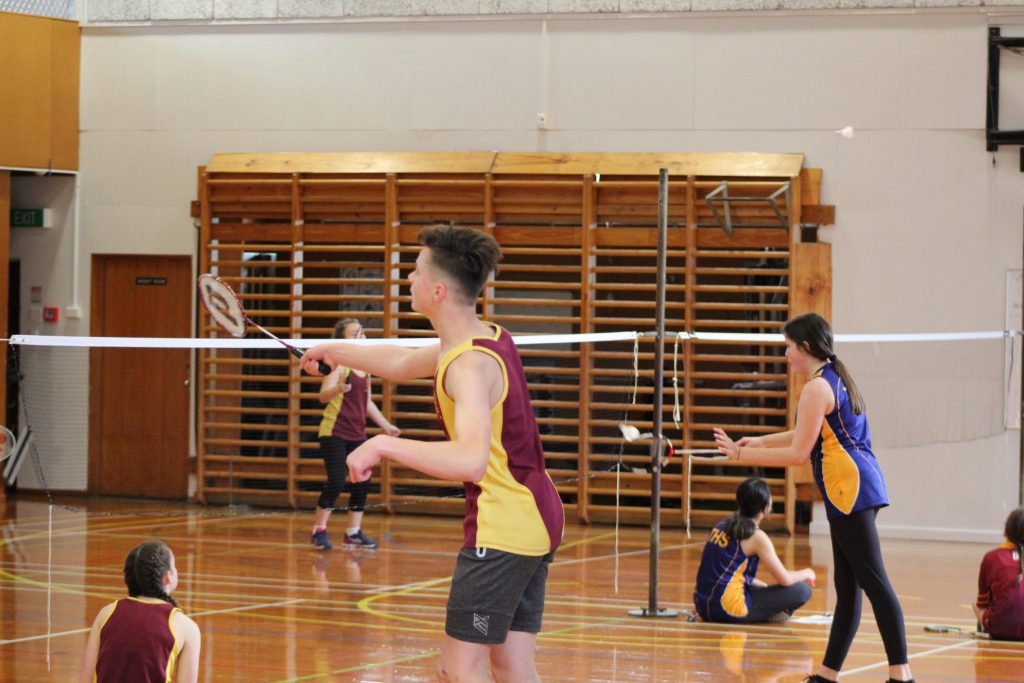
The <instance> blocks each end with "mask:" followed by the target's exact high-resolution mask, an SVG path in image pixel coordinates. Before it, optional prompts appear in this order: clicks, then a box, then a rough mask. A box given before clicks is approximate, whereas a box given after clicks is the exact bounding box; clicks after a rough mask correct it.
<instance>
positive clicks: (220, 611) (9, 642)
mask: <svg viewBox="0 0 1024 683" xmlns="http://www.w3.org/2000/svg"><path fill="white" fill-rule="evenodd" d="M297 602H307V599H306V598H294V599H292V600H281V601H280V602H265V603H261V604H259V605H245V606H243V607H227V608H225V609H215V610H210V611H209V612H196V613H195V614H190V615H188V616H190V617H192V618H193V619H194V618H196V617H208V616H210V615H213V614H226V613H228V612H248V611H249V610H254V609H264V608H266V607H282V606H284V605H292V604H295V603H297ZM91 630H92V627H91V626H90V627H87V628H76V629H73V630H71V631H61V632H59V633H46V634H43V635H41V636H25V637H24V638H11V639H10V640H0V645H13V644H14V643H28V642H30V641H33V640H42V639H43V638H58V637H60V636H73V635H76V634H78V633H88V632H89V631H91Z"/></svg>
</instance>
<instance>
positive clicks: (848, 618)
mask: <svg viewBox="0 0 1024 683" xmlns="http://www.w3.org/2000/svg"><path fill="white" fill-rule="evenodd" d="M877 514H878V508H868V509H866V510H861V511H860V512H855V513H853V514H852V515H848V516H846V517H843V518H842V519H836V520H833V521H831V522H829V526H830V528H831V530H832V558H833V560H834V565H835V569H834V573H835V587H836V608H835V612H834V614H833V617H832V630H831V631H830V632H829V634H828V647H827V648H826V650H825V659H824V661H823V662H822V663H823V664H824V665H825V666H827V667H828V668H830V669H835V670H836V671H839V670H841V669H842V667H843V661H844V660H845V659H846V654H847V653H848V652H849V651H850V645H851V644H852V643H853V637H854V636H855V635H857V627H858V626H859V625H860V610H861V600H862V595H861V591H862V590H863V592H864V593H867V595H868V600H870V601H871V608H872V609H873V610H874V612H875V622H876V623H877V624H878V630H879V631H880V632H881V634H882V642H883V643H884V644H885V654H886V657H887V658H888V660H889V665H890V666H897V665H899V664H906V663H907V636H906V631H905V630H904V627H903V609H902V608H901V607H900V602H899V600H898V599H897V597H896V592H895V591H893V589H892V584H890V583H889V577H888V576H887V575H886V573H885V565H884V564H883V563H882V548H881V546H880V544H879V542H878V530H877V529H876V528H875V516H876V515H877Z"/></svg>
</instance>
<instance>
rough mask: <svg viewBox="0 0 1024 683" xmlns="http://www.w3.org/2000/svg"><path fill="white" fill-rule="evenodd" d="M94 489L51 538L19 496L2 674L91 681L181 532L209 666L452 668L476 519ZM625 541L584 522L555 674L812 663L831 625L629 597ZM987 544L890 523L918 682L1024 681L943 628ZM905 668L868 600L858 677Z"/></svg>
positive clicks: (313, 671) (38, 513) (681, 593)
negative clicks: (453, 626) (106, 639)
mask: <svg viewBox="0 0 1024 683" xmlns="http://www.w3.org/2000/svg"><path fill="white" fill-rule="evenodd" d="M81 505H82V506H86V507H88V508H89V509H88V511H69V510H65V509H61V508H54V509H53V515H52V529H53V534H52V539H51V537H50V535H49V534H48V533H47V529H48V524H49V521H48V518H49V515H48V507H47V506H46V505H45V504H44V503H41V502H36V501H31V502H26V501H20V502H9V503H8V504H7V508H6V510H5V511H4V519H3V538H2V541H0V543H2V546H3V560H2V562H3V565H2V573H0V576H2V578H3V582H2V584H0V588H2V590H0V610H2V622H0V623H2V633H0V680H2V681H9V682H24V683H29V682H31V683H38V682H39V681H72V680H77V675H78V670H79V666H80V663H81V656H82V651H83V649H84V646H85V640H86V635H87V630H88V626H89V625H90V624H91V622H92V619H93V617H94V616H95V614H96V612H97V610H99V608H100V607H101V606H102V605H104V604H106V603H107V602H109V601H111V600H113V599H115V598H117V597H121V596H123V595H124V583H123V580H122V575H121V566H122V563H123V561H124V556H125V554H126V553H127V551H128V550H129V549H131V547H133V546H134V545H135V544H136V543H138V542H140V541H142V540H145V539H148V538H152V537H158V538H161V539H163V540H164V541H166V542H167V543H168V544H169V545H170V546H171V547H172V549H173V550H174V551H175V555H176V557H177V565H178V569H179V572H180V575H181V582H180V585H179V588H178V591H177V593H176V597H177V599H178V601H179V602H180V603H181V604H182V606H183V607H184V609H185V610H186V611H187V612H188V613H189V614H191V615H192V616H193V617H194V618H195V620H196V622H197V623H198V624H199V626H200V628H201V630H202V638H203V648H202V662H201V673H200V677H199V680H200V681H207V682H212V681H257V682H271V681H273V682H278V681H424V680H433V676H434V673H433V672H434V667H435V663H436V661H437V654H438V646H439V644H440V642H441V637H442V633H443V624H444V605H445V599H446V596H447V592H448V586H449V578H450V576H451V570H452V566H453V562H454V556H455V552H456V549H457V547H458V546H459V544H460V541H461V527H460V520H458V519H453V518H438V517H418V516H409V515H395V516H387V515H384V514H377V515H375V514H372V513H368V514H367V516H366V520H365V524H364V526H365V528H366V530H367V532H368V533H369V534H370V535H371V536H374V537H376V538H379V539H381V541H382V544H381V548H380V549H379V550H377V551H370V552H353V551H346V550H342V549H336V550H334V551H331V552H327V553H324V552H316V551H313V550H311V549H310V548H309V546H308V538H309V532H310V526H311V516H310V515H309V514H287V513H265V514H264V513H259V512H251V513H250V512H237V511H236V512H233V513H231V514H229V513H228V512H227V511H226V510H224V509H220V508H206V509H202V508H198V507H177V506H170V505H166V504H163V505H158V504H147V503H139V502H110V501H106V502H104V501H90V502H87V503H81ZM882 514H884V512H883V513H882ZM338 521H339V522H340V521H341V520H340V519H339V520H338ZM51 542H52V561H51V562H50V563H48V561H47V557H48V553H49V552H51V551H50V548H51ZM615 542H616V539H615V532H614V529H613V528H610V527H605V526H590V527H584V526H570V527H568V528H567V529H566V538H565V543H564V544H563V546H562V550H560V551H559V553H558V556H557V558H556V561H555V563H554V564H553V565H552V568H551V573H550V578H549V581H548V592H547V603H546V609H545V619H544V630H543V632H542V634H541V636H540V640H539V641H538V644H539V651H538V657H537V659H538V667H539V670H540V673H541V676H542V678H544V680H545V681H799V680H800V679H801V678H802V677H803V675H804V674H806V673H807V672H809V671H811V669H812V667H813V665H814V664H815V663H816V662H818V661H819V660H820V658H821V655H822V652H823V650H824V647H825V639H826V635H827V626H821V625H806V624H805V625H799V624H789V625H777V626H757V627H748V628H735V627H723V626H717V625H711V624H701V623H688V622H687V621H686V620H685V619H682V618H677V619H644V618H636V617H630V616H628V615H627V614H626V611H627V610H628V609H630V608H637V607H643V606H646V605H647V604H648V579H647V577H648V572H649V565H648V561H649V552H648V543H649V530H647V529H643V528H636V527H633V528H623V529H621V531H620V534H619V541H618V544H619V552H618V556H616V551H615ZM701 543H702V538H698V537H696V536H695V537H694V539H693V540H692V541H687V540H686V538H685V533H684V532H681V531H680V530H677V529H666V530H665V531H664V532H663V533H662V551H661V553H660V558H661V560H660V577H661V580H660V582H659V603H660V605H661V606H662V607H669V608H675V609H688V608H690V607H691V600H690V595H691V592H692V590H693V578H694V575H695V573H696V569H697V564H698V562H699V557H700V546H701ZM776 545H777V547H778V548H779V550H780V554H781V555H782V556H783V558H784V561H786V562H787V563H788V564H789V565H791V566H792V565H796V566H806V565H807V564H808V563H810V565H811V566H813V567H814V568H815V570H816V571H817V573H818V587H817V588H816V589H815V591H814V596H813V597H812V598H811V602H810V603H809V604H808V605H807V606H806V607H805V608H804V609H803V610H801V611H799V612H798V613H797V616H798V617H799V616H810V615H820V614H822V613H823V612H825V611H826V610H827V609H828V608H829V606H830V605H831V604H832V602H833V597H832V595H831V586H830V584H831V572H830V567H831V550H830V546H829V543H828V540H827V539H824V538H818V537H813V538H810V539H808V538H806V537H797V538H795V539H787V538H785V537H777V538H776ZM986 550H987V546H984V545H977V544H963V543H944V542H922V541H886V542H884V552H885V557H886V562H887V564H888V568H889V572H890V575H891V577H892V580H893V583H894V585H895V587H896V590H897V592H898V593H899V596H900V598H901V601H902V604H903V608H904V610H905V613H906V619H907V639H908V646H909V651H910V656H911V666H912V667H913V669H914V673H915V675H916V678H917V680H918V681H1024V644H1006V643H995V642H988V641H976V640H974V639H972V638H971V637H969V636H965V635H963V634H931V633H925V632H924V630H923V627H924V625H925V624H932V623H941V624H948V625H956V626H961V627H964V628H965V629H967V630H970V627H971V626H973V618H972V615H971V610H970V602H971V600H972V599H973V597H974V589H975V585H976V584H975V582H976V575H977V574H976V573H977V566H978V562H979V561H980V559H981V556H982V555H983V554H984V552H985V551H986ZM48 585H49V587H50V590H49V591H48ZM48 598H49V600H50V609H49V617H48V610H47V604H48ZM865 605H867V603H866V602H865ZM885 674H886V668H885V656H884V652H883V649H882V643H881V641H880V639H879V636H878V631H877V629H876V628H875V626H874V623H873V621H872V617H871V612H870V610H869V609H867V607H866V608H865V618H864V622H863V624H862V625H861V630H860V633H859V634H858V637H857V640H856V641H855V643H854V645H853V649H852V651H851V653H850V656H849V658H848V659H847V662H846V671H845V674H844V676H843V681H872V682H873V683H878V682H879V681H884V680H885V678H886V675H885Z"/></svg>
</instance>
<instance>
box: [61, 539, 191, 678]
mask: <svg viewBox="0 0 1024 683" xmlns="http://www.w3.org/2000/svg"><path fill="white" fill-rule="evenodd" d="M124 582H125V583H126V584H127V585H128V596H129V597H127V598H122V599H121V600H118V601H116V602H112V603H111V604H109V605H107V606H106V607H104V608H103V609H101V610H100V613H99V614H97V615H96V620H95V621H94V622H93V625H92V631H91V632H90V633H89V643H88V645H86V648H85V662H84V663H83V664H82V675H81V677H80V679H79V680H80V682H81V683H122V682H123V681H133V682H135V683H166V682H167V681H174V683H196V681H197V680H198V679H199V627H198V626H197V625H196V622H194V621H192V620H191V619H189V618H188V617H186V616H185V614H184V612H182V611H181V610H180V609H178V604H177V603H176V602H175V601H174V598H172V597H171V593H172V592H173V591H174V589H175V588H176V587H177V586H178V570H177V568H176V567H175V566H174V553H172V552H171V549H170V548H168V547H167V546H166V545H164V543H163V542H161V541H147V542H146V543H143V544H141V545H139V546H136V547H135V548H134V549H133V550H132V551H131V552H130V553H128V557H127V558H126V559H125V561H124Z"/></svg>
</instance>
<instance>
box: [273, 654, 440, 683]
mask: <svg viewBox="0 0 1024 683" xmlns="http://www.w3.org/2000/svg"><path fill="white" fill-rule="evenodd" d="M439 654H441V652H440V650H431V651H430V652H424V653H421V654H418V655H408V656H406V657H398V658H396V659H389V660H387V661H384V662H373V663H371V664H360V665H358V666H350V667H348V668H346V669H334V670H333V671H326V672H324V673H315V674H307V675H306V676H299V677H298V678H282V679H281V680H278V681H274V682H273V683H295V682H296V681H312V680H314V679H317V678H323V677H324V676H333V675H335V674H347V673H354V672H356V671H367V670H369V669H376V668H377V667H380V666H388V665H391V664H401V663H403V662H414V661H416V660H417V659H426V658H427V657H436V656H437V655H439Z"/></svg>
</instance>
